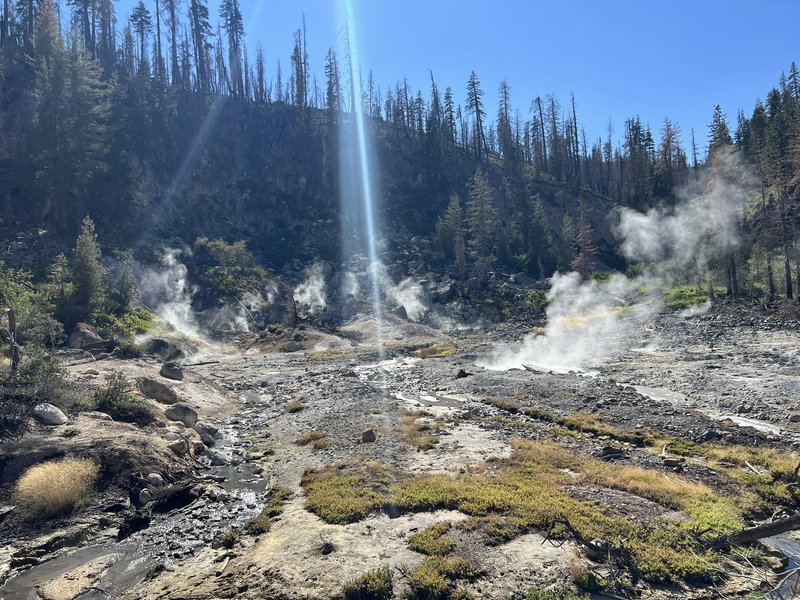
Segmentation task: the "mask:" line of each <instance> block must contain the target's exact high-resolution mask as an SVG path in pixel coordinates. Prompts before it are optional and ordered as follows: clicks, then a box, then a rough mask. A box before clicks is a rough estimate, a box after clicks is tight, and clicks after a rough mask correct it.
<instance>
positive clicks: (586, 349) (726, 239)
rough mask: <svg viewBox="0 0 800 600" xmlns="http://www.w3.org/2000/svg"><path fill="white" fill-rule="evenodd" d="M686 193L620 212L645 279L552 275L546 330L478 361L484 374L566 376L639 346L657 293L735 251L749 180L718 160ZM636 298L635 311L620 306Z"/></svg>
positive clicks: (627, 250)
mask: <svg viewBox="0 0 800 600" xmlns="http://www.w3.org/2000/svg"><path fill="white" fill-rule="evenodd" d="M702 178H703V179H702V181H701V182H698V183H697V184H696V185H694V186H693V189H694V190H702V191H701V193H695V194H691V193H690V192H689V191H688V190H687V191H685V192H684V199H683V200H682V201H681V202H679V203H678V204H677V205H676V206H674V207H670V208H653V209H651V210H649V211H648V212H647V213H640V212H637V211H634V210H631V209H623V210H621V211H620V214H619V222H618V224H617V226H616V229H615V233H616V235H617V237H618V239H619V240H620V242H621V243H620V249H621V251H622V252H623V254H624V255H625V257H626V258H628V259H629V260H631V261H637V262H641V263H644V266H645V268H644V275H641V276H639V277H637V278H634V279H628V278H626V277H625V276H623V275H615V276H614V277H612V278H611V279H610V280H608V281H607V282H605V283H602V284H600V283H597V282H594V281H588V282H581V280H580V277H579V275H578V274H577V273H569V274H567V275H561V274H556V275H555V276H554V277H553V281H552V287H551V288H550V292H549V293H548V300H549V305H548V308H547V329H546V330H545V333H544V334H543V335H535V334H531V335H528V336H526V337H525V338H524V339H523V342H522V344H521V345H520V346H517V347H507V348H501V349H498V350H497V351H495V352H493V353H492V354H490V355H489V356H488V357H486V358H484V359H482V360H480V361H478V364H479V365H480V366H483V367H486V368H489V369H503V370H505V369H513V368H522V367H523V365H526V364H530V365H533V366H537V367H540V368H544V369H547V370H552V371H557V372H565V371H569V370H580V369H584V368H586V367H591V366H592V364H593V363H595V362H597V361H599V360H602V359H604V358H607V357H609V356H611V355H613V354H615V353H617V352H619V351H621V350H624V349H627V348H633V347H635V346H636V345H640V344H641V342H642V340H641V338H642V336H643V331H642V325H643V323H644V321H645V320H646V319H647V318H649V317H651V316H652V315H653V314H655V312H656V311H657V310H658V308H659V307H660V304H661V301H660V299H661V292H663V290H664V289H665V288H667V287H670V286H672V285H674V284H675V283H686V282H688V281H696V280H698V279H699V278H701V277H705V276H706V275H707V272H708V268H709V265H710V263H711V262H712V261H713V260H719V259H721V258H723V257H724V256H725V255H726V254H727V253H729V252H731V251H732V250H734V249H735V248H736V247H737V245H738V244H739V237H738V224H739V218H740V215H741V213H742V211H743V209H744V208H745V206H746V203H747V198H748V193H749V191H750V190H751V189H752V179H751V178H750V177H749V175H748V172H747V170H746V169H745V168H744V166H743V164H742V163H741V160H740V159H739V158H738V156H737V155H735V154H734V153H733V152H731V153H724V152H723V153H718V154H716V155H715V156H714V157H713V160H712V161H711V164H710V166H709V167H708V168H707V169H706V171H704V173H703V174H702ZM634 295H635V296H636V304H633V305H630V306H626V305H627V301H629V300H631V299H632V297H633V296H634Z"/></svg>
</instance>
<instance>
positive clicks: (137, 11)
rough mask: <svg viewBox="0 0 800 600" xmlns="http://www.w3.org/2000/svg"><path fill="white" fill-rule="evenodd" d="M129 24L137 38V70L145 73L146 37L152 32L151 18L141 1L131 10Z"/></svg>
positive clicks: (146, 67) (146, 63)
mask: <svg viewBox="0 0 800 600" xmlns="http://www.w3.org/2000/svg"><path fill="white" fill-rule="evenodd" d="M130 22H131V27H132V28H133V31H135V32H136V34H137V35H138V36H139V70H140V71H142V72H147V70H148V66H147V65H148V62H147V49H146V48H147V36H148V35H150V32H151V31H153V17H152V15H151V14H150V11H149V10H147V7H146V6H145V5H144V2H143V1H142V0H139V3H138V4H137V5H136V6H135V7H134V8H133V12H131V16H130Z"/></svg>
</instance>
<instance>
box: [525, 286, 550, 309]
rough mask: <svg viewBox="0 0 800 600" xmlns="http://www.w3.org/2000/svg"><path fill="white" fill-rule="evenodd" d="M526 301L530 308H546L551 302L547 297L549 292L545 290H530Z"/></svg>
mask: <svg viewBox="0 0 800 600" xmlns="http://www.w3.org/2000/svg"><path fill="white" fill-rule="evenodd" d="M525 301H526V302H527V304H528V308H531V309H533V310H537V309H539V310H544V309H546V308H547V305H548V304H549V303H550V301H549V300H548V299H547V292H545V291H544V290H530V291H528V293H527V294H526V295H525Z"/></svg>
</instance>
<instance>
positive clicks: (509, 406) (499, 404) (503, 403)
mask: <svg viewBox="0 0 800 600" xmlns="http://www.w3.org/2000/svg"><path fill="white" fill-rule="evenodd" d="M483 402H484V403H485V404H488V405H490V406H494V407H495V408H499V409H500V410H504V411H506V412H509V413H511V414H516V413H518V412H519V409H520V405H519V404H518V403H517V402H514V401H513V400H506V399H503V398H486V399H485V400H484V401H483Z"/></svg>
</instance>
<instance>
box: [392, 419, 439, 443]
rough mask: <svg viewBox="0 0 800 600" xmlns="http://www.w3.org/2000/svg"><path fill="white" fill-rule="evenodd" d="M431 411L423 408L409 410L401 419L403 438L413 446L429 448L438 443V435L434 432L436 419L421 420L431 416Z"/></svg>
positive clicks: (436, 426) (436, 424)
mask: <svg viewBox="0 0 800 600" xmlns="http://www.w3.org/2000/svg"><path fill="white" fill-rule="evenodd" d="M432 416H433V415H431V413H429V412H427V411H424V410H417V411H409V412H407V413H406V414H405V415H404V416H403V417H402V418H401V419H400V422H401V425H402V428H403V440H404V441H405V442H406V443H408V444H410V445H412V446H415V447H416V448H417V449H418V450H431V449H433V448H435V447H436V444H438V443H439V436H437V435H436V434H435V431H436V430H437V429H438V423H437V422H436V421H423V420H421V419H424V418H426V417H432Z"/></svg>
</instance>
